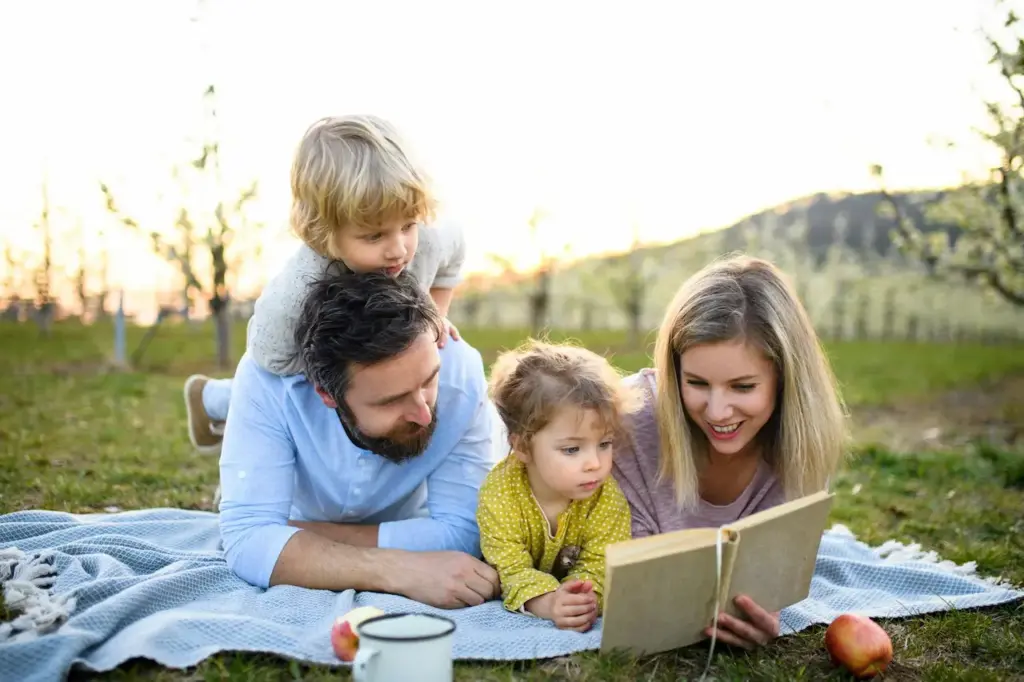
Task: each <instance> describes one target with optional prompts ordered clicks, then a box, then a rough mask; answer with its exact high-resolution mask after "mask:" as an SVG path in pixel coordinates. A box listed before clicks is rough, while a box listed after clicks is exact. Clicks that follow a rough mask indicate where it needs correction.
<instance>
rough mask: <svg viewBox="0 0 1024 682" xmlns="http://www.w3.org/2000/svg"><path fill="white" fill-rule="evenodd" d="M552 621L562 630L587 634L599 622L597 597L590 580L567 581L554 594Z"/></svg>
mask: <svg viewBox="0 0 1024 682" xmlns="http://www.w3.org/2000/svg"><path fill="white" fill-rule="evenodd" d="M553 594H554V595H555V599H554V604H553V605H552V607H551V615H552V618H551V620H552V621H554V623H555V625H556V626H557V627H558V628H560V629H562V630H575V631H576V632H586V631H587V630H589V629H590V628H591V627H593V625H594V621H596V620H597V596H596V595H595V594H594V584H593V583H592V582H590V581H589V580H567V581H565V582H564V583H562V584H561V585H559V586H558V589H557V590H555V591H554V593H553Z"/></svg>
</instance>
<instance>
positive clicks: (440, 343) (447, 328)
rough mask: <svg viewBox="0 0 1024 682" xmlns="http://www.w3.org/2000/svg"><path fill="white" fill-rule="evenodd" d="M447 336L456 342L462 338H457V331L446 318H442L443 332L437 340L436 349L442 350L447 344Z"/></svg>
mask: <svg viewBox="0 0 1024 682" xmlns="http://www.w3.org/2000/svg"><path fill="white" fill-rule="evenodd" d="M449 336H450V337H452V338H453V339H455V340H456V341H458V340H459V339H460V338H462V337H461V336H459V330H458V329H456V328H455V325H454V324H452V323H451V321H450V320H449V319H448V318H447V317H446V318H444V331H443V332H442V333H441V337H440V338H439V339H438V340H437V347H438V348H444V346H445V344H446V343H448V337H449Z"/></svg>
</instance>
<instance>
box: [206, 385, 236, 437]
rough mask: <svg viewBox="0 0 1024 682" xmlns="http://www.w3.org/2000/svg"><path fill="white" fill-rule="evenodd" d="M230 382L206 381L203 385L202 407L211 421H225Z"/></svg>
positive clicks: (229, 397)
mask: <svg viewBox="0 0 1024 682" xmlns="http://www.w3.org/2000/svg"><path fill="white" fill-rule="evenodd" d="M232 381H233V379H207V380H206V383H205V384H203V407H204V408H206V414H208V415H209V416H210V420H211V421H214V422H225V421H227V419H228V404H229V403H230V402H231V382H232ZM221 426H222V427H223V425H221Z"/></svg>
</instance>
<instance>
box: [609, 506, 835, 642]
mask: <svg viewBox="0 0 1024 682" xmlns="http://www.w3.org/2000/svg"><path fill="white" fill-rule="evenodd" d="M833 497H834V495H833V494H832V493H829V492H820V493H815V494H813V495H808V496H806V497H803V498H800V499H797V500H791V501H790V502H786V503H784V504H780V505H777V506H775V507H773V508H771V509H767V510H765V511H762V512H758V513H757V514H751V515H750V516H748V517H746V518H743V519H740V520H739V521H736V522H735V523H731V524H729V525H728V526H724V527H722V528H695V529H691V530H680V531H674V532H671V533H663V534H661V535H653V536H650V537H645V538H637V539H634V540H627V541H625V542H617V543H614V544H611V545H609V546H608V547H607V550H606V561H605V582H604V589H605V597H604V600H605V607H604V622H603V624H602V634H601V651H613V650H616V649H625V650H627V651H629V652H630V653H633V654H637V655H645V654H653V653H657V652H660V651H667V650H669V649H675V648H678V647H684V646H688V645H690V644H693V643H695V642H698V641H700V640H703V639H706V638H707V636H706V635H705V634H704V628H706V627H707V626H709V625H710V624H711V622H712V620H713V619H714V614H715V586H716V584H718V585H719V586H720V589H721V592H720V594H719V598H720V601H719V602H718V604H719V606H718V609H719V613H729V614H732V615H734V616H738V617H741V618H742V617H744V616H743V612H742V611H740V610H739V609H737V607H736V605H735V604H734V603H733V598H734V597H735V596H736V595H738V594H746V595H748V596H749V597H750V598H751V599H753V600H754V601H755V602H756V603H757V604H759V605H760V606H762V607H763V608H764V609H766V610H767V611H769V612H773V611H778V610H781V609H783V608H785V607H786V606H790V605H792V604H795V603H797V602H799V601H802V600H804V599H806V598H807V594H808V592H809V591H810V586H811V576H812V575H813V574H814V564H815V560H816V558H817V554H818V545H819V544H820V542H821V535H822V533H823V532H824V530H825V524H826V523H827V521H828V515H829V512H830V511H831V508H832V499H833ZM719 534H721V538H722V542H721V564H720V568H721V580H720V581H719V580H718V576H719V573H718V569H719V563H718V554H717V552H718V547H717V544H718V543H717V540H718V537H719Z"/></svg>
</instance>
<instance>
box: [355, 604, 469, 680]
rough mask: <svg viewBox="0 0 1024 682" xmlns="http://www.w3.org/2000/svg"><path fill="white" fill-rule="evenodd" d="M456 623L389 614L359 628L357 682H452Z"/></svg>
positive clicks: (441, 619)
mask: <svg viewBox="0 0 1024 682" xmlns="http://www.w3.org/2000/svg"><path fill="white" fill-rule="evenodd" d="M453 632H455V621H453V620H451V619H449V618H444V617H443V616H430V615H427V614H422V613H389V614H386V615H383V616H376V617H374V618H367V619H366V620H364V621H363V622H362V623H360V624H359V625H357V626H356V634H357V635H358V636H359V651H358V652H357V653H356V658H355V661H353V662H352V677H353V679H354V680H355V682H413V681H414V682H451V681H452V677H453V674H454V673H453V671H452V633H453Z"/></svg>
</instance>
